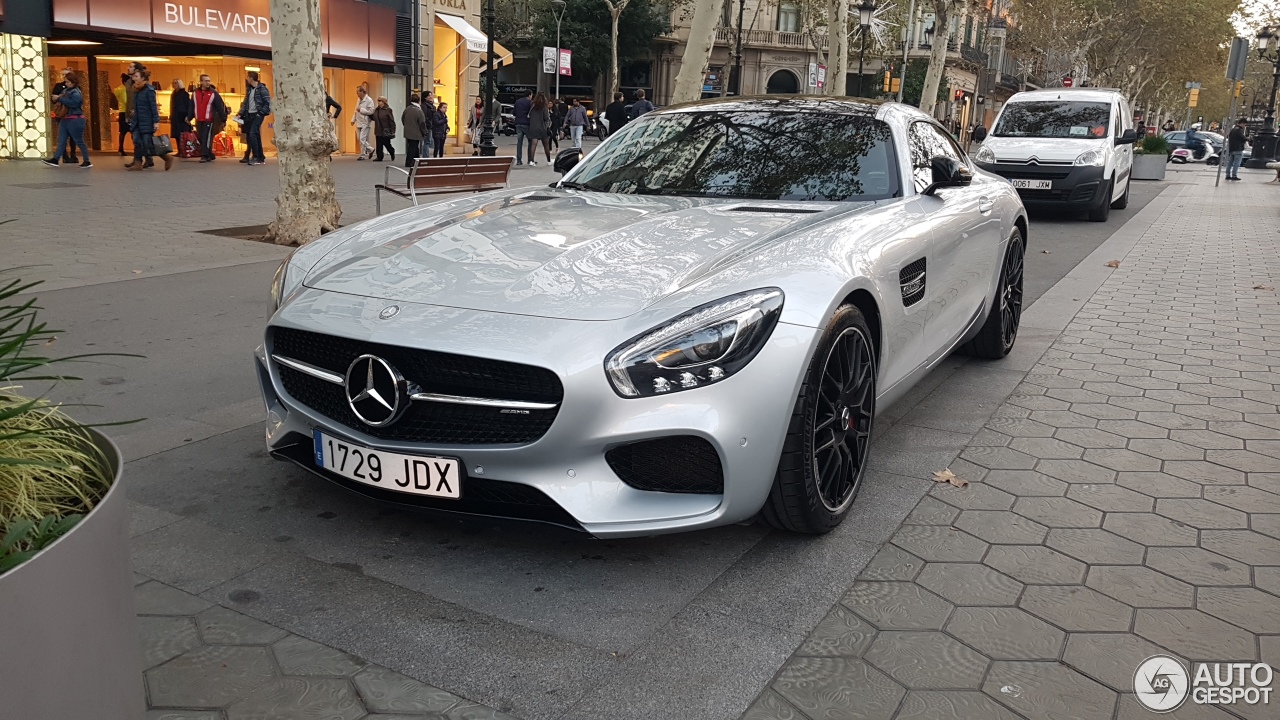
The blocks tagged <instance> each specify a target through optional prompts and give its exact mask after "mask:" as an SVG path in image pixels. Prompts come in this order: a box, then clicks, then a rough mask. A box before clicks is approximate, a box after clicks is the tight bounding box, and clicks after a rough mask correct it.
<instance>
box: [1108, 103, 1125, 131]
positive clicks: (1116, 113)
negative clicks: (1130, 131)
mask: <svg viewBox="0 0 1280 720" xmlns="http://www.w3.org/2000/svg"><path fill="white" fill-rule="evenodd" d="M1111 116H1112V117H1114V118H1115V122H1113V123H1112V125H1114V126H1115V127H1114V128H1113V129H1112V135H1113V136H1115V137H1120V136H1121V135H1123V134H1124V129H1125V128H1126V127H1128V123H1126V122H1125V117H1124V114H1123V113H1121V112H1120V106H1119V105H1112V106H1111Z"/></svg>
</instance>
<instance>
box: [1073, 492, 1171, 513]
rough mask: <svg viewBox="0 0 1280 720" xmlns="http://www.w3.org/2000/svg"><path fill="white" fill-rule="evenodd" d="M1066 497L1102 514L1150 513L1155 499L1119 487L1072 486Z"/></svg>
mask: <svg viewBox="0 0 1280 720" xmlns="http://www.w3.org/2000/svg"><path fill="white" fill-rule="evenodd" d="M1067 497H1069V498H1071V499H1072V500H1075V501H1077V502H1080V503H1084V504H1085V505H1088V506H1089V507H1092V508H1095V509H1097V510H1101V511H1103V512H1150V511H1151V509H1152V508H1154V507H1155V499H1154V498H1152V497H1151V496H1149V495H1143V494H1142V493H1140V492H1135V491H1133V490H1130V489H1128V488H1125V487H1121V486H1119V485H1072V486H1071V488H1070V489H1069V490H1067Z"/></svg>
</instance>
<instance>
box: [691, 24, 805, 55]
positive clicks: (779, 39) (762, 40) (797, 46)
mask: <svg viewBox="0 0 1280 720" xmlns="http://www.w3.org/2000/svg"><path fill="white" fill-rule="evenodd" d="M737 41H738V33H737V32H736V31H735V30H734V29H733V28H727V27H721V28H716V43H717V44H720V45H728V46H730V47H733V45H734V43H736V42H737ZM817 41H818V42H819V43H820V45H821V47H826V46H827V36H826V35H819V36H818V37H817ZM742 44H743V45H747V46H752V47H773V48H787V49H794V50H803V49H806V48H810V47H811V45H810V43H809V39H808V38H807V37H805V34H804V33H798V32H775V31H773V30H743V31H742Z"/></svg>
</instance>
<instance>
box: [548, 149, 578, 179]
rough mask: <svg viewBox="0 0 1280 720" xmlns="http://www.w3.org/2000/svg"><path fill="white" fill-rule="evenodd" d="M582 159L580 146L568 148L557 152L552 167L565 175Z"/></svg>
mask: <svg viewBox="0 0 1280 720" xmlns="http://www.w3.org/2000/svg"><path fill="white" fill-rule="evenodd" d="M581 161H582V150H580V149H578V148H566V149H564V150H561V151H560V152H558V153H556V159H555V162H553V163H552V164H551V167H552V169H554V170H555V171H556V172H558V173H560V174H561V175H564V174H565V173H567V172H569V171H570V170H572V169H573V167H574V166H575V165H577V164H578V163H579V162H581Z"/></svg>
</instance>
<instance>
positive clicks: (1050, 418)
mask: <svg viewBox="0 0 1280 720" xmlns="http://www.w3.org/2000/svg"><path fill="white" fill-rule="evenodd" d="M1031 419H1032V420H1035V421H1037V422H1042V423H1047V424H1049V425H1052V426H1054V427H1059V428H1064V427H1077V428H1091V427H1097V426H1098V421H1097V420H1094V419H1093V418H1091V417H1089V416H1088V415H1081V414H1080V413H1074V412H1071V411H1070V410H1065V409H1064V410H1033V411H1032V412H1031Z"/></svg>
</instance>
